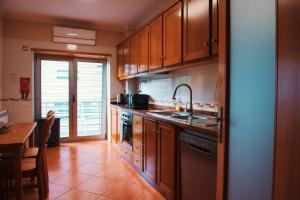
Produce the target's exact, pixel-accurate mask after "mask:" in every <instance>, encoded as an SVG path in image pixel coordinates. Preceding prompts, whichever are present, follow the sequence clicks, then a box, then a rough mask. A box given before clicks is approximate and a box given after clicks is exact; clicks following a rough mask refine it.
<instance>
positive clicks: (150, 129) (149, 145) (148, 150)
mask: <svg viewBox="0 0 300 200" xmlns="http://www.w3.org/2000/svg"><path fill="white" fill-rule="evenodd" d="M144 137H145V141H144V142H145V145H144V173H145V177H146V178H147V179H148V181H150V182H151V183H152V184H156V161H157V132H156V123H155V122H154V121H151V120H148V119H144Z"/></svg>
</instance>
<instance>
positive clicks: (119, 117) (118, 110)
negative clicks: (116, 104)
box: [116, 109, 122, 144]
mask: <svg viewBox="0 0 300 200" xmlns="http://www.w3.org/2000/svg"><path fill="white" fill-rule="evenodd" d="M121 113H122V111H121V110H120V109H117V113H116V115H117V125H116V126H117V144H120V143H121V137H120V131H121V117H122V114H121Z"/></svg>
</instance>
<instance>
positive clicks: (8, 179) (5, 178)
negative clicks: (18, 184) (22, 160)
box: [0, 157, 15, 200]
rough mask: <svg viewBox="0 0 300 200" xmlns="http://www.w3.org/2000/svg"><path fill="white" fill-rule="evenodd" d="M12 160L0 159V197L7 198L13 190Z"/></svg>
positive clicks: (2, 199)
mask: <svg viewBox="0 0 300 200" xmlns="http://www.w3.org/2000/svg"><path fill="white" fill-rule="evenodd" d="M13 163H14V160H13V159H12V157H10V158H5V159H3V158H1V159H0V199H1V200H5V199H9V198H10V197H11V195H12V194H13V192H14V188H15V187H14V170H13Z"/></svg>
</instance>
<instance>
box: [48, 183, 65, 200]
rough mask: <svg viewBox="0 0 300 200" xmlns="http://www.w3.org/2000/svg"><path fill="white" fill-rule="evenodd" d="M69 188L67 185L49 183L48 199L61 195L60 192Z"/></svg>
mask: <svg viewBox="0 0 300 200" xmlns="http://www.w3.org/2000/svg"><path fill="white" fill-rule="evenodd" d="M69 190H70V188H69V187H65V186H61V185H55V184H51V183H50V184H49V196H48V197H49V198H48V199H49V200H52V199H56V198H57V197H59V196H61V195H62V194H64V193H66V192H68V191H69Z"/></svg>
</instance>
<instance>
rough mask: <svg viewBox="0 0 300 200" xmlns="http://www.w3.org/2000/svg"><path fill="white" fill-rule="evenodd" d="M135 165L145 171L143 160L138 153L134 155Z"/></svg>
mask: <svg viewBox="0 0 300 200" xmlns="http://www.w3.org/2000/svg"><path fill="white" fill-rule="evenodd" d="M133 165H134V166H135V167H136V168H138V169H139V170H141V171H143V159H142V158H141V157H140V156H139V155H138V154H136V153H133Z"/></svg>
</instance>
